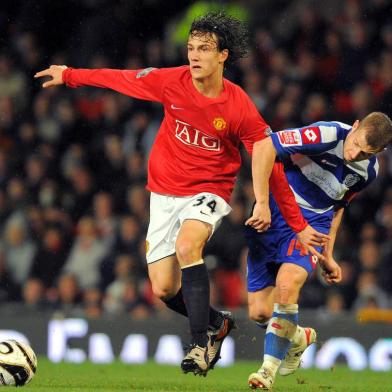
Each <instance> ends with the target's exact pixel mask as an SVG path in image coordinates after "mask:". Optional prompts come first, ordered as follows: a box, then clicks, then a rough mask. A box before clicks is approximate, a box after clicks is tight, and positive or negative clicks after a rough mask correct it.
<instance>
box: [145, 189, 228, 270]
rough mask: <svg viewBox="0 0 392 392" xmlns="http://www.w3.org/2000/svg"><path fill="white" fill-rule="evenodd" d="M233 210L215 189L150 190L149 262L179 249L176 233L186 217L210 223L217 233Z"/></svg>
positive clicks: (147, 256)
mask: <svg viewBox="0 0 392 392" xmlns="http://www.w3.org/2000/svg"><path fill="white" fill-rule="evenodd" d="M230 211H231V207H230V205H229V204H228V203H227V202H226V201H225V200H224V199H222V198H221V197H220V196H217V195H214V194H212V193H207V192H203V193H198V194H197V195H194V196H183V197H181V196H166V195H161V194H158V193H154V192H151V198H150V224H149V226H148V231H147V238H146V258H147V263H153V262H154V261H158V260H160V259H163V258H164V257H167V256H170V255H173V254H175V253H176V240H177V235H178V232H179V230H180V227H181V225H182V223H183V222H184V221H185V220H186V219H194V220H199V221H202V222H206V223H209V224H210V225H211V226H212V233H214V231H215V230H216V229H217V228H218V227H219V225H220V223H221V221H222V218H223V217H224V216H226V215H227V214H229V213H230Z"/></svg>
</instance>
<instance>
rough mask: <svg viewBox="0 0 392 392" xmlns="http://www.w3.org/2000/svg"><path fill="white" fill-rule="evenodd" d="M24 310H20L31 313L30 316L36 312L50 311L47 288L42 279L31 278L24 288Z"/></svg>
mask: <svg viewBox="0 0 392 392" xmlns="http://www.w3.org/2000/svg"><path fill="white" fill-rule="evenodd" d="M22 299H23V308H22V309H20V310H21V311H23V313H24V314H25V312H29V313H30V315H32V314H35V313H36V312H43V311H45V310H47V309H48V304H47V302H46V300H45V286H44V284H43V283H42V281H41V280H40V279H36V278H29V279H27V281H26V283H25V285H24V286H23V293H22Z"/></svg>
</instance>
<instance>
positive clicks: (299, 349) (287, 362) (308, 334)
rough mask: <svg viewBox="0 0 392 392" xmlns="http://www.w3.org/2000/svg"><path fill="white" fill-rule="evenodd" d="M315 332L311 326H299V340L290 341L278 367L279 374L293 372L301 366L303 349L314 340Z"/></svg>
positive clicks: (284, 374)
mask: <svg viewBox="0 0 392 392" xmlns="http://www.w3.org/2000/svg"><path fill="white" fill-rule="evenodd" d="M316 339H317V333H316V331H315V330H314V329H313V328H301V337H300V339H299V342H296V343H292V345H291V347H290V349H289V351H288V352H287V354H286V356H285V357H284V359H283V361H282V364H281V365H280V368H279V374H280V375H281V376H288V375H289V374H292V373H294V372H295V371H296V370H297V369H298V368H299V367H300V366H301V357H302V354H303V353H304V351H305V350H306V349H307V348H308V347H309V346H310V345H311V344H313V343H315V342H316Z"/></svg>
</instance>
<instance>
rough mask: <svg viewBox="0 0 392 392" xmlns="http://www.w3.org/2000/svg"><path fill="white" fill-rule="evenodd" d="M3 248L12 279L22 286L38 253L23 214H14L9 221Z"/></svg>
mask: <svg viewBox="0 0 392 392" xmlns="http://www.w3.org/2000/svg"><path fill="white" fill-rule="evenodd" d="M3 249H4V256H5V265H6V268H7V271H8V273H9V274H10V276H11V279H12V280H13V281H14V282H15V283H16V284H17V285H19V286H22V285H23V284H24V282H25V281H26V280H27V278H28V277H29V275H30V271H31V267H32V265H33V259H34V255H35V253H36V246H35V244H34V242H32V241H31V240H30V239H29V237H28V233H27V227H26V222H25V221H24V218H23V216H21V215H16V214H14V215H12V216H11V217H10V218H9V220H8V221H7V223H6V227H5V238H4V244H3Z"/></svg>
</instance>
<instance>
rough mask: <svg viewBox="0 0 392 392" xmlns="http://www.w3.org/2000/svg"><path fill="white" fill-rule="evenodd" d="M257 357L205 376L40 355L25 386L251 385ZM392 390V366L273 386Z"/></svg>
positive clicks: (74, 390)
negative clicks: (383, 370)
mask: <svg viewBox="0 0 392 392" xmlns="http://www.w3.org/2000/svg"><path fill="white" fill-rule="evenodd" d="M258 365H259V364H258V363H256V362H238V363H237V364H236V365H235V366H232V367H228V368H219V367H218V368H216V369H215V370H213V371H211V372H210V373H209V374H208V376H207V377H206V378H204V377H199V376H194V375H192V374H186V375H185V374H182V373H181V371H180V369H179V367H176V366H162V365H157V364H155V363H153V362H149V363H148V364H145V365H125V364H123V363H120V362H116V363H113V364H110V365H95V364H92V363H88V362H86V363H84V364H82V365H75V364H68V363H60V364H53V363H50V362H49V361H48V360H45V359H42V358H41V359H39V362H38V371H37V374H36V376H35V377H34V379H33V380H32V381H31V383H30V384H28V385H27V386H25V387H24V388H23V390H26V392H33V391H48V392H49V391H51V392H52V391H64V392H90V391H91V392H93V391H94V392H104V391H105V392H106V391H107V392H115V391H150V392H158V391H159V392H164V391H165V392H166V391H167V392H169V391H170V392H172V391H181V392H182V391H184V392H185V391H195V392H196V391H198V392H199V391H200V392H203V391H205V392H207V391H213V392H215V391H216V392H219V391H224V392H229V391H236V392H238V391H250V389H249V387H248V386H247V378H248V375H249V374H250V373H252V372H253V371H255V370H257V368H258ZM335 391H336V392H338V391H342V392H360V391H364V392H365V391H366V392H389V391H392V372H386V373H374V372H371V371H361V372H352V371H349V370H348V369H347V368H346V367H336V368H334V369H332V370H331V371H320V370H299V371H298V372H297V373H295V374H294V375H291V376H287V377H280V376H278V379H277V381H276V383H275V385H274V388H273V392H335Z"/></svg>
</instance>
